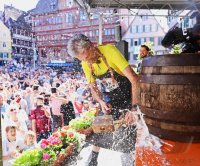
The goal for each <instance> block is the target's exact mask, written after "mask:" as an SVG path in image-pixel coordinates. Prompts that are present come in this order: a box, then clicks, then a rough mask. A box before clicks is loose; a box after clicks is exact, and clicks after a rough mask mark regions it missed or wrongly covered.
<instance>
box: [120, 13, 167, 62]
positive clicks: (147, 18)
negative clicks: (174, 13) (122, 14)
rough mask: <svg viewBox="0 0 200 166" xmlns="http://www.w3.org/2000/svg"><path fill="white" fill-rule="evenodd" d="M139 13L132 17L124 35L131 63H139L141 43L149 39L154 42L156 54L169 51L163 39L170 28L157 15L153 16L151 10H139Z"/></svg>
mask: <svg viewBox="0 0 200 166" xmlns="http://www.w3.org/2000/svg"><path fill="white" fill-rule="evenodd" d="M138 15H139V16H134V18H132V22H130V24H129V25H128V26H127V27H128V28H127V29H126V32H125V33H124V35H123V37H122V39H123V40H125V41H127V42H128V44H129V48H128V50H129V62H130V64H136V63H137V59H138V54H139V49H140V45H142V44H144V43H145V42H147V41H151V42H153V44H154V46H153V48H154V51H155V54H156V55H162V54H164V53H166V52H167V49H166V48H164V47H163V46H162V45H161V41H162V39H163V37H164V36H165V34H166V32H167V30H168V28H166V27H165V28H163V26H161V23H160V21H159V20H158V19H157V18H156V17H155V16H152V15H153V14H152V13H151V11H149V10H139V11H138ZM166 25H167V22H166ZM123 31H124V30H123Z"/></svg>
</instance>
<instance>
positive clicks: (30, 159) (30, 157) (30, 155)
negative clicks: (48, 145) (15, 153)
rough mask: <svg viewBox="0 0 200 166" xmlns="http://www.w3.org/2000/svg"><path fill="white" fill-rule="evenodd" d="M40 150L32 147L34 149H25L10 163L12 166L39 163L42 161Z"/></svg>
mask: <svg viewBox="0 0 200 166" xmlns="http://www.w3.org/2000/svg"><path fill="white" fill-rule="evenodd" d="M42 157H43V156H42V150H41V149H34V150H26V151H25V152H23V153H22V154H21V155H20V156H19V157H18V158H16V160H15V161H14V162H13V163H12V165H13V166H19V165H26V166H33V165H39V164H40V162H41V161H42Z"/></svg>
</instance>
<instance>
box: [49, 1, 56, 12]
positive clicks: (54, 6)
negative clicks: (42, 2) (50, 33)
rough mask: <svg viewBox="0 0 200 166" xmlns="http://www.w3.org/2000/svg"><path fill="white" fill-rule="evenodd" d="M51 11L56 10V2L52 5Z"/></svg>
mask: <svg viewBox="0 0 200 166" xmlns="http://www.w3.org/2000/svg"><path fill="white" fill-rule="evenodd" d="M50 9H51V10H54V9H56V2H52V3H50Z"/></svg>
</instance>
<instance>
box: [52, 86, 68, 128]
mask: <svg viewBox="0 0 200 166" xmlns="http://www.w3.org/2000/svg"><path fill="white" fill-rule="evenodd" d="M51 92H52V95H51V98H50V113H51V119H52V122H51V123H52V128H51V130H52V131H53V132H55V131H56V130H58V129H59V128H61V127H63V126H64V120H63V114H62V113H61V112H60V110H61V105H62V104H63V103H65V102H66V99H65V98H63V97H61V96H59V92H58V90H57V88H51Z"/></svg>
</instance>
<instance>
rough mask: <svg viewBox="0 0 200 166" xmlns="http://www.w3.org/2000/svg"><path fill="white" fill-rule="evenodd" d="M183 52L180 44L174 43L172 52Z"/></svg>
mask: <svg viewBox="0 0 200 166" xmlns="http://www.w3.org/2000/svg"><path fill="white" fill-rule="evenodd" d="M181 52H182V49H181V46H180V45H179V44H177V45H174V46H173V48H172V50H171V51H170V54H180V53H181Z"/></svg>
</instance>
